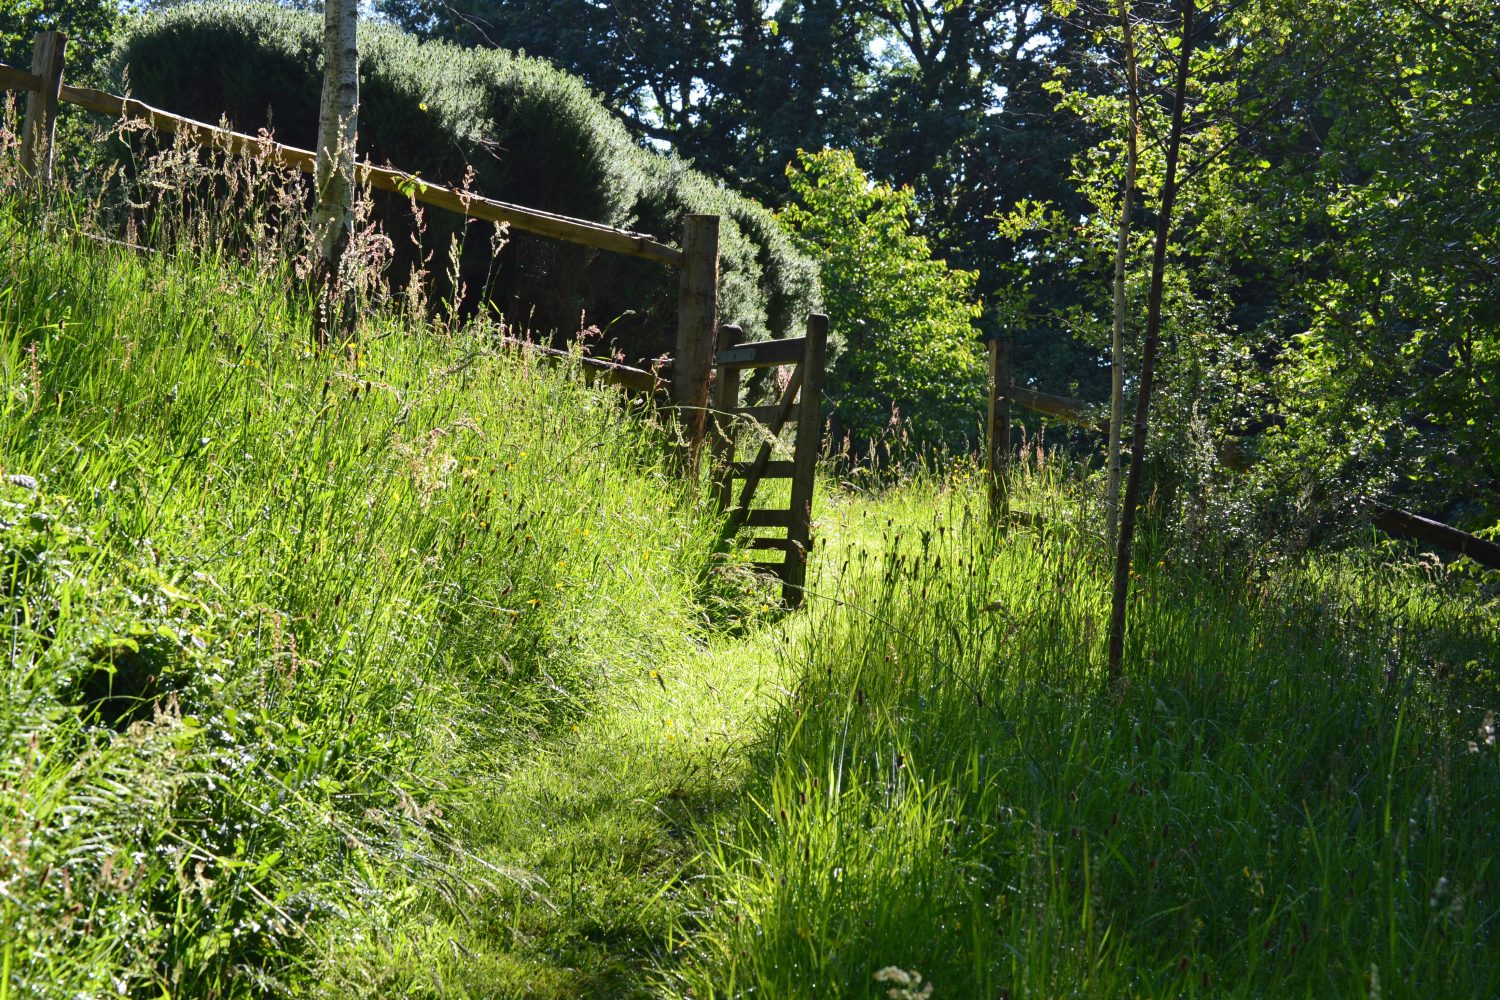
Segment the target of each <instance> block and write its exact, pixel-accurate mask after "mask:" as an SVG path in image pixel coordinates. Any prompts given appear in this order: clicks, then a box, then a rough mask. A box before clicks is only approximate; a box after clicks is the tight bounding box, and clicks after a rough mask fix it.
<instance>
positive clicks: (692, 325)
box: [0, 31, 719, 475]
mask: <svg viewBox="0 0 1500 1000" xmlns="http://www.w3.org/2000/svg"><path fill="white" fill-rule="evenodd" d="M66 47H67V36H66V35H64V34H62V33H61V32H55V31H45V32H41V33H39V34H38V35H37V36H36V39H35V41H34V43H33V47H32V65H31V71H30V72H29V73H28V72H26V71H25V70H21V69H17V68H15V67H12V66H6V65H4V64H0V89H5V90H21V91H26V92H28V97H27V102H26V121H25V124H24V130H23V133H22V140H21V165H22V168H23V169H24V170H26V172H27V173H28V174H30V175H32V176H33V177H36V178H38V179H39V180H40V181H41V182H43V183H48V182H50V181H51V178H52V148H53V140H54V137H55V130H56V119H57V108H58V105H59V103H62V104H72V105H76V106H78V107H81V108H84V109H86V110H89V111H93V112H97V113H99V114H104V115H109V116H111V117H115V118H130V119H133V120H139V121H142V122H145V123H146V124H147V125H149V126H150V127H151V128H152V129H153V130H155V131H157V132H163V133H167V134H171V135H176V136H180V137H182V138H183V139H186V140H188V141H190V142H193V143H196V144H198V145H200V146H205V147H209V148H212V149H217V150H220V151H222V152H226V153H231V154H241V155H254V156H260V157H263V158H265V159H266V160H268V161H269V162H271V163H274V164H276V165H278V166H281V167H286V168H289V169H294V170H298V171H301V172H302V173H307V174H312V173H315V172H316V170H317V154H316V153H314V152H313V151H312V150H307V149H299V148H298V147H296V146H288V145H286V144H285V143H279V142H275V141H273V140H272V139H271V138H270V136H268V135H264V134H262V135H248V134H246V133H243V132H236V131H234V130H232V129H226V128H220V127H218V126H216V125H210V124H208V123H206V122H201V121H197V120H195V119H192V118H186V117H184V116H182V115H175V114H172V113H171V112H169V111H164V110H162V109H161V108H156V107H152V106H151V105H149V104H146V103H145V102H143V101H137V100H135V99H133V98H126V97H121V96H119V95H117V94H110V93H106V92H105V91H102V90H94V89H91V88H87V87H73V86H70V85H68V84H66V83H64V82H63V71H64V63H65V60H64V53H65V51H66ZM355 172H356V176H357V178H358V180H360V181H362V182H364V183H367V184H369V185H370V186H371V187H372V188H377V189H380V190H383V191H390V192H394V193H396V194H400V195H402V196H405V197H409V198H413V199H415V200H416V201H419V202H421V203H423V204H426V205H431V206H433V207H435V208H439V209H444V210H446V211H450V212H456V213H458V214H460V215H464V216H467V217H468V218H471V219H478V220H481V221H486V222H495V223H502V224H504V225H508V226H510V227H511V228H513V229H518V230H521V231H523V232H527V233H533V234H535V235H538V236H545V237H549V238H552V239H556V240H562V241H564V242H567V243H574V244H578V245H581V246H586V247H591V248H593V249H596V250H603V251H607V252H610V253H617V254H623V255H625V256H629V257H639V258H644V259H646V260H650V261H654V262H656V263H658V264H662V265H665V266H667V267H672V268H676V269H677V271H678V273H679V278H678V303H677V342H676V354H675V356H674V359H673V365H672V379H671V383H670V388H671V401H672V404H673V405H674V407H676V409H677V412H678V414H679V417H680V418H681V421H682V424H683V426H684V429H685V431H686V438H687V451H688V456H689V459H690V461H689V462H688V468H689V469H690V470H692V474H694V475H696V469H697V464H698V463H697V456H698V452H699V450H700V448H701V446H702V442H703V437H704V433H705V414H706V413H707V409H708V386H709V379H710V374H711V371H712V367H713V351H714V339H715V331H716V328H717V324H718V301H719V295H718V289H719V219H718V216H715V215H689V216H687V218H686V219H685V220H684V223H683V233H682V246H681V247H680V248H679V247H674V246H670V245H668V244H666V243H663V242H661V241H660V240H658V239H657V238H656V237H654V236H652V235H650V234H648V233H637V232H632V231H630V230H626V229H616V228H614V227H612V226H606V225H604V224H602V223H598V222H590V221H588V220H586V219H575V218H570V217H568V216H565V215H557V214H554V213H551V212H544V211H541V210H539V209H534V208H527V207H525V206H523V205H513V204H511V203H509V202H504V201H497V200H496V199H493V198H486V197H484V196H482V195H479V194H476V193H474V192H471V191H463V190H458V189H455V188H451V187H445V186H443V185H441V184H435V183H432V182H431V181H426V180H423V179H422V178H421V177H418V176H417V175H415V174H411V173H408V172H406V171H404V170H398V169H396V168H394V167H382V166H377V165H375V164H373V163H366V162H360V163H358V164H356V165H355ZM633 371H639V369H633ZM617 374H618V373H617ZM642 374H643V375H644V376H645V378H646V379H654V377H653V376H651V375H650V373H642ZM626 377H629V378H635V377H634V376H626ZM636 381H638V382H640V381H641V380H640V379H636ZM653 384H654V381H653ZM643 386H644V383H643V384H642V386H641V387H643Z"/></svg>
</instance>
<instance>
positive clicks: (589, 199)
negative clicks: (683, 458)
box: [110, 3, 820, 358]
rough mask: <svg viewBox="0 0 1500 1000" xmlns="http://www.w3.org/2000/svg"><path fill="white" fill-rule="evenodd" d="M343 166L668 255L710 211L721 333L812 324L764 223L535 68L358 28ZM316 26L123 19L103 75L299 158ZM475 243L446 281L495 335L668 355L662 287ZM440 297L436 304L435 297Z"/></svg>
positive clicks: (813, 296) (408, 259)
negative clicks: (651, 243)
mask: <svg viewBox="0 0 1500 1000" xmlns="http://www.w3.org/2000/svg"><path fill="white" fill-rule="evenodd" d="M360 31H361V38H360V64H361V65H360V121H359V146H360V148H359V153H360V155H361V156H362V157H364V158H367V159H370V160H372V161H374V162H377V163H390V164H392V165H394V166H397V167H401V168H402V169H405V170H410V171H413V172H416V173H418V174H420V176H421V177H423V178H424V179H429V180H432V181H435V182H437V183H441V184H449V185H456V184H459V183H461V182H462V181H463V179H464V174H465V171H466V170H467V169H468V168H471V167H472V169H473V171H474V184H473V187H474V189H475V190H476V191H478V192H479V193H481V194H484V195H486V196H488V197H492V198H499V199H501V200H504V201H510V202H515V203H518V204H522V205H526V206H530V207H534V208H540V209H544V210H546V211H550V212H559V213H563V214H566V215H572V216H577V217H579V218H585V219H591V220H594V221H597V222H603V223H606V224H609V225H614V226H623V227H629V228H632V229H637V230H640V231H644V232H650V233H653V234H655V235H656V236H657V237H658V238H660V239H663V240H665V241H667V242H672V243H676V242H677V241H678V239H679V238H680V232H681V223H682V217H683V215H684V214H686V213H689V212H704V211H706V212H715V213H718V214H720V215H721V216H722V217H723V221H722V223H721V246H722V255H723V262H722V265H721V266H722V283H721V293H720V294H721V299H720V302H721V305H720V313H721V319H722V321H723V322H735V323H740V324H741V325H742V326H744V327H745V329H746V331H747V332H748V333H750V334H751V335H752V336H760V337H763V336H784V335H786V334H787V333H788V332H792V333H796V332H797V330H798V328H799V326H800V323H801V318H802V316H803V315H804V314H806V313H807V312H809V311H811V310H813V309H816V308H817V307H818V304H819V297H820V296H819V289H818V279H817V268H816V265H815V264H814V263H813V262H812V261H811V260H809V259H808V258H806V257H804V256H803V255H801V254H800V253H798V252H797V251H796V250H795V249H794V248H793V247H792V245H791V243H790V241H789V240H788V239H787V237H786V236H785V234H784V233H783V232H782V231H781V229H780V227H779V226H778V225H777V224H776V222H775V221H774V219H772V217H771V215H770V213H769V212H767V211H766V210H765V209H764V208H762V207H761V206H759V205H757V204H755V203H754V202H752V201H750V200H749V199H747V198H744V197H742V196H740V195H738V194H735V193H733V192H730V191H727V190H725V189H724V188H722V187H721V186H719V185H718V184H717V183H716V182H715V181H713V180H712V179H710V178H709V177H708V176H706V175H705V174H703V173H701V172H699V171H696V170H693V169H691V168H690V167H689V166H688V165H686V164H684V163H682V162H681V161H678V160H675V159H672V158H670V157H665V156H660V155H657V154H656V153H653V152H651V151H648V150H644V149H641V148H640V147H638V146H636V145H635V144H634V142H632V140H631V139H630V137H629V135H628V134H627V133H626V131H625V129H624V127H623V126H622V125H621V124H620V122H619V121H618V120H617V119H616V118H615V117H614V115H612V114H611V113H610V112H609V110H608V109H606V108H605V107H604V106H603V105H602V104H601V103H600V102H599V101H598V99H597V98H595V97H594V95H593V94H591V93H590V92H589V90H588V89H587V87H585V85H584V84H583V83H582V82H581V81H580V80H578V79H577V78H576V77H573V76H570V75H568V74H566V73H564V72H562V71H560V70H557V69H555V68H553V67H552V66H550V65H548V64H547V63H544V62H542V61H540V60H537V59H531V58H528V57H525V56H518V55H513V54H511V53H508V52H504V51H500V50H493V49H491V50H483V49H464V48H459V47H456V46H453V45H449V44H447V43H443V42H419V41H418V40H417V39H415V38H413V37H412V36H410V35H406V34H404V33H402V32H400V31H397V30H395V29H392V28H388V27H383V26H379V25H375V24H364V25H361V27H360ZM321 39H322V22H321V19H320V18H319V17H317V16H316V15H313V14H306V13H298V12H294V11H290V10H287V9H285V8H280V7H274V6H268V5H261V4H245V3H207V4H194V5H187V6H181V7H177V8H173V9H169V10H166V11H163V12H160V13H155V14H152V15H149V16H146V17H142V18H139V19H136V20H134V21H133V22H132V23H131V24H130V25H129V27H128V29H127V30H126V32H125V33H124V34H123V37H122V38H121V40H120V42H119V44H118V46H117V48H116V50H115V53H114V56H113V59H112V62H111V67H110V71H111V75H112V76H113V78H114V81H115V82H116V83H117V84H118V85H119V86H121V87H125V88H128V89H129V91H130V93H131V95H132V96H135V97H138V98H140V99H141V100H144V101H146V102H148V103H150V104H154V105H156V106H159V107H162V108H165V109H166V110H169V111H173V112H175V113H178V114H183V115H188V116H191V117H194V118H198V119H202V120H205V121H211V122H217V121H219V120H220V119H221V118H227V119H228V120H229V122H230V123H231V124H232V125H233V126H234V127H235V128H237V129H239V130H241V131H248V132H254V131H255V130H256V129H258V128H262V127H270V128H272V129H273V130H274V133H275V136H276V138H277V139H278V140H279V141H281V142H286V143H290V144H292V145H296V146H302V147H305V148H311V146H312V145H313V143H314V141H315V136H316V133H317V113H318V95H319V88H320V86H321V59H320V54H319V53H320V48H321ZM378 198H379V199H380V204H379V217H380V219H381V221H382V224H383V225H384V226H385V227H386V228H387V229H388V231H389V232H390V234H391V236H392V237H393V240H394V242H395V244H396V246H397V248H398V252H403V251H404V256H403V257H401V258H398V267H397V270H398V272H401V273H397V274H393V275H392V280H393V281H395V282H396V283H397V284H402V283H404V281H405V273H404V272H405V271H406V270H408V269H409V268H410V266H411V265H412V263H413V262H414V261H415V259H416V253H415V251H414V249H411V241H410V240H409V238H408V237H409V235H410V233H411V218H410V212H409V211H408V210H407V209H406V207H405V206H404V205H403V204H401V200H400V199H399V198H395V197H386V196H384V195H378ZM426 223H427V233H426V236H425V240H424V242H425V245H426V248H427V250H429V251H435V253H434V256H433V261H434V263H433V264H432V265H430V269H431V270H433V271H435V272H438V273H439V275H441V272H442V271H443V270H444V267H443V266H442V265H441V264H440V263H439V262H441V261H442V260H443V259H444V256H445V255H446V253H447V248H448V246H449V237H450V236H451V235H453V234H455V233H456V232H458V229H459V226H460V220H459V219H458V218H457V217H456V216H452V215H450V214H449V213H444V212H437V211H431V212H428V213H426ZM489 235H490V230H489V227H488V226H487V225H482V224H478V223H475V224H472V225H471V227H470V230H469V233H468V237H467V239H466V240H465V241H464V251H463V274H464V276H465V280H466V281H467V282H468V284H469V287H470V291H471V293H472V291H473V290H474V289H476V288H478V287H480V286H481V285H482V284H483V282H484V279H485V276H486V275H490V274H493V275H495V276H496V277H495V279H494V280H493V282H492V283H491V293H490V297H491V300H492V301H493V302H494V303H495V304H497V305H498V306H500V307H501V308H502V309H503V310H504V312H505V313H506V315H507V316H509V317H510V318H511V319H512V320H516V321H521V322H524V323H526V324H527V325H529V326H530V327H531V328H533V329H537V330H539V331H544V332H545V331H553V330H557V331H561V332H563V333H565V334H566V333H571V332H572V331H574V330H576V329H577V327H578V322H579V317H580V316H581V315H585V314H586V316H587V321H588V322H589V323H591V324H596V325H598V326H600V327H607V328H608V329H609V332H610V335H611V340H614V341H616V342H617V343H618V345H619V346H620V347H621V348H622V349H623V350H624V351H625V352H626V353H627V354H628V355H630V356H632V357H635V358H645V357H650V356H653V355H655V354H658V353H661V352H664V351H669V350H670V349H671V345H672V339H673V329H674V324H675V319H674V317H675V305H676V275H675V273H674V272H672V271H670V269H667V268H663V267H660V266H659V265H655V264H651V263H649V262H645V261H638V260H634V259H629V258H623V257H618V256H616V255H613V254H604V253H598V252H594V251H590V250H587V249H585V248H582V247H574V246H570V245H567V244H563V243H558V242H556V241H553V240H546V239H541V238H536V237H530V236H527V235H526V234H522V233H513V234H511V239H510V243H509V244H508V245H507V247H506V249H505V250H504V251H503V252H502V254H501V256H500V259H499V260H497V261H493V262H492V261H491V260H490V240H489ZM444 291H445V290H444V289H441V288H439V289H438V294H443V293H444Z"/></svg>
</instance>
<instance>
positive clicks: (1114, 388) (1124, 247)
mask: <svg viewBox="0 0 1500 1000" xmlns="http://www.w3.org/2000/svg"><path fill="white" fill-rule="evenodd" d="M1120 26H1121V28H1123V29H1124V32H1125V75H1126V90H1127V91H1128V92H1129V98H1130V117H1129V120H1128V121H1127V122H1126V125H1125V176H1124V178H1123V179H1122V180H1121V182H1120V239H1119V243H1118V245H1117V246H1116V247H1115V316H1114V337H1113V340H1112V342H1111V344H1110V390H1109V450H1108V451H1107V452H1106V453H1105V454H1106V456H1107V458H1106V461H1107V465H1108V470H1109V471H1108V476H1107V480H1108V481H1107V482H1106V483H1105V486H1104V518H1105V527H1104V531H1105V538H1106V539H1107V541H1108V543H1109V547H1110V548H1111V549H1113V548H1114V547H1115V536H1116V531H1117V530H1118V528H1119V526H1120V423H1121V421H1123V420H1124V419H1125V262H1126V260H1127V258H1128V257H1129V256H1130V212H1131V209H1132V208H1133V207H1134V200H1135V161H1136V133H1137V130H1138V128H1139V121H1140V93H1139V85H1140V80H1139V74H1137V72H1136V68H1135V35H1134V27H1133V26H1132V24H1131V21H1130V0H1120Z"/></svg>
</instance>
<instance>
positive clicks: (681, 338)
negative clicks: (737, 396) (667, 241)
mask: <svg viewBox="0 0 1500 1000" xmlns="http://www.w3.org/2000/svg"><path fill="white" fill-rule="evenodd" d="M718 313H719V217H718V216H717V215H689V216H688V217H687V219H686V220H685V221H684V222H683V225H682V270H681V273H680V274H679V275H678V282H677V355H676V357H674V358H673V359H672V402H673V404H674V405H675V406H676V407H677V416H678V419H679V420H680V421H681V423H682V427H683V430H684V431H685V432H686V436H687V455H686V458H687V463H686V465H687V469H686V472H687V476H688V478H689V479H694V478H696V477H697V473H698V453H699V450H700V448H701V447H702V445H703V431H704V427H705V420H704V418H705V417H706V416H707V409H708V379H709V374H710V373H711V371H712V370H713V360H714V328H715V326H716V324H717V322H718Z"/></svg>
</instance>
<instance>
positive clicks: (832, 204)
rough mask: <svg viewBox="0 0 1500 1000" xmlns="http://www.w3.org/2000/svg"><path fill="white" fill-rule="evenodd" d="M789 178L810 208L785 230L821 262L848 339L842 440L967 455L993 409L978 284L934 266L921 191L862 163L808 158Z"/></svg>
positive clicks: (794, 213)
mask: <svg viewBox="0 0 1500 1000" xmlns="http://www.w3.org/2000/svg"><path fill="white" fill-rule="evenodd" d="M787 176H788V177H789V178H790V179H791V184H792V191H793V192H794V193H795V195H796V196H797V199H798V202H797V203H796V204H794V205H791V206H789V207H788V208H787V209H786V210H785V211H784V212H783V213H782V215H781V221H782V222H783V223H784V224H785V225H786V227H787V228H788V230H789V231H790V232H791V233H792V234H793V236H794V238H795V240H796V242H797V245H798V246H799V247H800V248H802V249H803V250H804V251H805V252H806V253H808V254H809V255H811V256H812V257H813V258H815V259H816V260H817V261H818V266H819V269H820V272H821V276H822V280H823V289H824V297H825V299H826V301H827V304H828V308H829V310H830V312H831V313H832V314H833V316H834V317H835V322H836V323H837V325H838V326H839V327H840V328H841V329H842V330H843V332H844V341H845V345H846V346H845V347H844V349H843V351H842V353H841V354H840V355H839V356H838V357H837V360H836V362H835V364H834V366H833V370H832V372H831V374H830V377H829V389H828V391H829V394H830V395H831V396H832V397H833V420H834V432H835V434H836V435H838V436H847V437H848V438H850V439H851V441H850V446H851V447H852V448H853V449H854V450H856V451H863V450H864V447H865V446H866V445H867V444H868V443H870V442H872V441H875V440H879V439H884V438H889V437H890V436H891V434H892V431H893V430H895V431H897V432H898V433H900V432H905V433H906V434H907V435H909V443H910V445H912V446H914V447H915V448H916V449H917V450H919V451H924V450H927V449H931V448H934V447H946V448H948V449H951V450H962V449H963V448H964V447H965V446H966V444H967V442H968V441H969V440H971V439H972V437H973V435H974V434H975V433H976V432H977V431H978V429H979V414H980V411H981V409H982V407H983V401H984V398H985V397H984V367H983V365H982V364H981V362H980V348H979V345H978V344H977V342H976V340H975V329H974V321H975V319H977V318H978V316H979V313H980V306H979V303H978V301H977V300H976V298H975V294H974V285H975V280H976V277H977V276H976V275H975V273H974V272H973V271H960V270H955V269H953V268H950V267H949V266H948V265H947V263H946V262H944V261H941V260H935V259H933V256H932V248H931V247H930V246H929V245H928V243H927V240H926V239H925V238H923V237H921V236H918V235H916V234H915V233H913V232H912V214H913V212H914V211H915V197H916V196H915V194H914V193H913V192H912V190H911V189H910V188H900V189H897V188H893V187H890V186H889V185H887V184H877V183H873V182H872V181H871V180H870V179H869V178H868V177H866V176H865V174H864V172H863V171H862V170H860V168H859V167H858V165H857V164H856V163H855V162H854V155H853V154H852V153H849V152H847V151H843V150H824V151H823V152H820V153H802V154H801V160H800V166H793V167H790V168H788V170H787Z"/></svg>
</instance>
